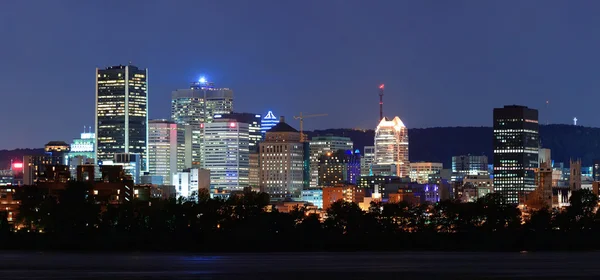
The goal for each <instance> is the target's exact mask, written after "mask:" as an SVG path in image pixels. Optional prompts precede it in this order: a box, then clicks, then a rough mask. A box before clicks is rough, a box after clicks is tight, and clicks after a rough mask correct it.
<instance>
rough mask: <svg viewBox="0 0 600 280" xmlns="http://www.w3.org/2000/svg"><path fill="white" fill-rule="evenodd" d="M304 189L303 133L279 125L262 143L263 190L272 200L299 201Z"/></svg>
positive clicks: (281, 121) (268, 133) (270, 131)
mask: <svg viewBox="0 0 600 280" xmlns="http://www.w3.org/2000/svg"><path fill="white" fill-rule="evenodd" d="M303 185H304V145H303V143H302V142H300V132H298V130H296V129H294V128H293V127H291V126H290V125H288V124H286V123H285V119H284V118H283V117H281V119H280V122H279V123H278V124H277V125H276V126H274V127H273V128H271V129H270V130H269V131H267V132H266V135H265V141H263V142H261V143H260V188H261V191H263V192H266V193H268V194H269V195H270V196H271V199H273V200H282V199H285V198H292V199H300V196H301V191H302V189H303Z"/></svg>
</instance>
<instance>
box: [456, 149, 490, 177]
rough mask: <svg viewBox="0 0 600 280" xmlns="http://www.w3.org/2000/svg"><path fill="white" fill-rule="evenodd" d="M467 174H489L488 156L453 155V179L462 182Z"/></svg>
mask: <svg viewBox="0 0 600 280" xmlns="http://www.w3.org/2000/svg"><path fill="white" fill-rule="evenodd" d="M467 175H489V172H488V158H487V156H472V155H460V156H453V157H452V181H459V182H460V181H462V179H463V178H465V176H467Z"/></svg>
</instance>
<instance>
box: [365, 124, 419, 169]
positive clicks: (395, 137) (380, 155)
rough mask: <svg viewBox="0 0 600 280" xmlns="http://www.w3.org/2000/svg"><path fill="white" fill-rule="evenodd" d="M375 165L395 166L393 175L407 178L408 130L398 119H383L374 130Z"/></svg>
mask: <svg viewBox="0 0 600 280" xmlns="http://www.w3.org/2000/svg"><path fill="white" fill-rule="evenodd" d="M375 164H377V165H380V166H381V165H390V166H391V165H395V170H396V174H393V175H395V176H399V177H406V176H409V173H410V162H409V161H408V129H407V128H406V126H404V123H402V121H401V120H400V118H398V117H395V118H394V119H392V120H389V119H388V118H383V119H382V120H381V122H379V125H378V126H377V129H376V130H375ZM373 175H380V174H373Z"/></svg>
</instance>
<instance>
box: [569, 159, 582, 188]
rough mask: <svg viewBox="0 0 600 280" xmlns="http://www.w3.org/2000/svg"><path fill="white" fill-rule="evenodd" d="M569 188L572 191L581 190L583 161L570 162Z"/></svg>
mask: <svg viewBox="0 0 600 280" xmlns="http://www.w3.org/2000/svg"><path fill="white" fill-rule="evenodd" d="M569 166H570V169H571V172H570V173H569V188H570V189H571V191H577V190H580V189H581V159H577V160H573V159H571V160H570V164H569Z"/></svg>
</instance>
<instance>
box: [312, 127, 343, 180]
mask: <svg viewBox="0 0 600 280" xmlns="http://www.w3.org/2000/svg"><path fill="white" fill-rule="evenodd" d="M309 146H310V187H311V188H316V187H318V186H322V185H321V184H319V178H320V176H319V170H318V166H319V160H320V157H321V155H324V154H326V153H328V152H337V151H338V150H343V151H348V150H349V151H352V150H353V147H354V143H353V142H352V139H350V138H348V137H340V136H333V135H326V136H315V137H313V138H312V139H311V140H310V142H309Z"/></svg>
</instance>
